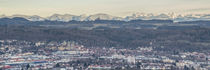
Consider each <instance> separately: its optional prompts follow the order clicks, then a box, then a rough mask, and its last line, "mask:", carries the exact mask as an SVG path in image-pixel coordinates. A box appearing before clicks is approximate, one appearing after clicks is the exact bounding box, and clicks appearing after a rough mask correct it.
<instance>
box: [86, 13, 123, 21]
mask: <svg viewBox="0 0 210 70" xmlns="http://www.w3.org/2000/svg"><path fill="white" fill-rule="evenodd" d="M96 19H102V20H122V19H123V18H121V17H115V16H111V15H108V14H102V13H100V14H94V15H90V16H88V17H87V19H86V20H89V21H92V20H96Z"/></svg>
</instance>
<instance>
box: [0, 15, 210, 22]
mask: <svg viewBox="0 0 210 70" xmlns="http://www.w3.org/2000/svg"><path fill="white" fill-rule="evenodd" d="M5 17H7V18H14V17H22V18H25V19H27V20H29V21H44V20H50V21H64V22H68V21H71V20H76V21H93V20H96V19H101V20H122V21H130V20H137V19H141V20H151V19H161V20H174V21H175V22H180V21H196V20H210V14H188V15H176V14H174V13H169V14H152V13H134V14H132V15H130V16H127V17H125V18H122V17H116V16H111V15H108V14H103V13H99V14H93V15H89V16H86V15H79V16H77V15H70V14H63V15H61V14H54V15H52V16H49V17H46V18H43V17H40V16H36V15H34V16H26V15H13V16H5V15H0V18H5Z"/></svg>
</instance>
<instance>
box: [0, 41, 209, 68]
mask: <svg viewBox="0 0 210 70" xmlns="http://www.w3.org/2000/svg"><path fill="white" fill-rule="evenodd" d="M150 44H152V42H151V43H150ZM153 48H154V47H153V46H140V47H138V48H135V49H133V48H115V47H86V46H84V45H81V44H79V43H77V42H75V41H59V42H57V41H38V42H30V41H24V40H0V70H210V52H207V53H204V52H174V53H166V52H164V51H156V50H154V49H153Z"/></svg>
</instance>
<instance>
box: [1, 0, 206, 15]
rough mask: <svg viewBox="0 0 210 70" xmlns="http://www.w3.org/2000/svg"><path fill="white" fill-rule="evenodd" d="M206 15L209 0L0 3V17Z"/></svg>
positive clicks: (11, 0)
mask: <svg viewBox="0 0 210 70" xmlns="http://www.w3.org/2000/svg"><path fill="white" fill-rule="evenodd" d="M136 12H140V13H157V14H158V13H172V12H174V13H177V14H189V13H196V14H197V13H198V14H209V13H210V0H0V15H1V14H5V15H14V14H23V15H39V16H43V17H45V16H50V15H52V14H55V13H56V14H73V15H83V14H86V15H91V14H97V13H106V14H110V15H113V16H127V15H129V14H132V13H136Z"/></svg>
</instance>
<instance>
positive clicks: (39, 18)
mask: <svg viewBox="0 0 210 70" xmlns="http://www.w3.org/2000/svg"><path fill="white" fill-rule="evenodd" d="M5 17H7V18H15V17H22V18H25V19H27V20H29V21H44V20H45V18H42V17H40V16H37V15H33V16H26V15H12V16H5Z"/></svg>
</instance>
